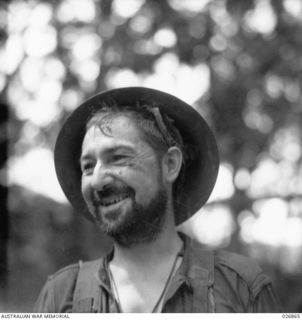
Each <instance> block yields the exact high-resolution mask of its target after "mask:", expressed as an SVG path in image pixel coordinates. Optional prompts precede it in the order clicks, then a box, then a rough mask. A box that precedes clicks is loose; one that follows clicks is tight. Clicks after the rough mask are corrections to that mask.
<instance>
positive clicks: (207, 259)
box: [97, 232, 214, 296]
mask: <svg viewBox="0 0 302 320" xmlns="http://www.w3.org/2000/svg"><path fill="white" fill-rule="evenodd" d="M179 236H180V238H181V239H182V241H183V243H184V245H183V250H182V251H181V253H180V255H181V256H182V257H183V261H182V264H181V265H180V267H179V270H178V272H177V273H176V275H175V276H174V278H173V280H172V282H171V285H170V288H169V290H168V294H167V296H171V294H172V295H173V294H174V293H175V291H176V290H177V289H178V288H179V287H180V286H181V285H182V284H183V283H185V284H186V285H187V286H188V287H189V288H191V289H194V287H195V286H196V284H198V285H200V284H204V285H206V286H208V287H209V286H211V285H213V283H214V258H213V253H211V251H209V250H206V249H204V248H202V246H201V245H200V244H199V243H197V242H196V241H194V240H192V239H191V238H189V237H188V236H186V235H185V234H184V233H181V232H179ZM113 253H114V249H113V248H111V250H110V251H109V252H108V253H107V254H105V256H104V257H103V258H102V259H101V263H100V269H99V272H98V276H97V280H98V282H99V284H100V286H102V287H103V288H104V289H105V290H106V291H108V292H109V293H112V290H111V288H110V279H109V275H108V263H109V262H110V260H111V259H112V257H113ZM170 293H171V294H170Z"/></svg>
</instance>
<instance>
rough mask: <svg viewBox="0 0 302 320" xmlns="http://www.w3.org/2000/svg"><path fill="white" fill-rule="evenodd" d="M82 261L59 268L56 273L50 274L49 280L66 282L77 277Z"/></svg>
mask: <svg viewBox="0 0 302 320" xmlns="http://www.w3.org/2000/svg"><path fill="white" fill-rule="evenodd" d="M80 263H81V262H78V263H74V264H71V265H68V266H66V267H64V268H61V269H59V270H58V271H57V272H56V273H54V274H52V275H50V276H48V282H66V281H70V280H72V279H75V278H76V277H77V274H78V272H79V269H80Z"/></svg>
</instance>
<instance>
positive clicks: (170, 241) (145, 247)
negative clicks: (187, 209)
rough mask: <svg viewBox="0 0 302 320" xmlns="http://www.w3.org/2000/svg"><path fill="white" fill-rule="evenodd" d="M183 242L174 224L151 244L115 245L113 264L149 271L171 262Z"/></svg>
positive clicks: (166, 227) (166, 228) (164, 229)
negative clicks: (158, 264) (164, 262)
mask: <svg viewBox="0 0 302 320" xmlns="http://www.w3.org/2000/svg"><path fill="white" fill-rule="evenodd" d="M181 246H182V240H181V239H180V237H179V235H178V233H177V232H176V229H175V226H174V224H173V225H172V224H170V225H168V226H167V225H166V226H165V227H164V228H163V230H162V232H161V233H160V234H159V235H158V237H157V238H156V239H155V240H154V241H152V242H150V243H142V244H136V245H133V246H131V247H123V246H120V245H118V244H117V243H115V244H114V249H115V250H114V257H113V260H112V263H113V264H115V265H119V266H123V267H124V268H132V269H133V270H138V269H141V268H144V269H146V268H147V269H149V268H152V267H153V266H154V264H157V263H159V262H163V261H167V260H171V258H172V257H173V259H174V257H175V255H176V254H177V253H178V252H179V250H180V249H181Z"/></svg>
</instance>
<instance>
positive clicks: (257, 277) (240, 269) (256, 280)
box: [214, 250, 271, 297]
mask: <svg viewBox="0 0 302 320" xmlns="http://www.w3.org/2000/svg"><path fill="white" fill-rule="evenodd" d="M214 259H215V273H216V274H220V275H223V277H224V278H225V280H227V281H228V282H229V284H230V285H232V286H238V284H239V283H240V284H242V285H245V286H246V287H247V289H248V291H249V292H250V293H251V294H252V297H256V296H257V294H258V293H259V292H260V291H261V290H262V288H263V287H265V286H266V285H268V284H269V283H271V280H270V279H269V278H268V277H267V276H266V275H265V274H264V273H263V271H262V269H261V268H260V266H259V265H258V263H257V262H256V261H255V260H254V259H251V258H248V257H245V256H243V255H240V254H237V253H233V252H228V251H224V250H222V251H215V252H214Z"/></svg>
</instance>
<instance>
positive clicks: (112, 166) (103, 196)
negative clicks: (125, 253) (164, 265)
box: [81, 115, 167, 246]
mask: <svg viewBox="0 0 302 320" xmlns="http://www.w3.org/2000/svg"><path fill="white" fill-rule="evenodd" d="M160 163H161V161H160V159H159V158H158V156H157V155H156V153H155V152H154V150H153V149H152V148H151V147H150V146H149V145H148V144H147V143H146V142H144V141H143V140H142V138H141V137H140V133H139V130H138V129H137V128H136V126H135V124H134V123H133V120H131V119H129V118H128V117H126V116H124V115H120V116H115V117H114V118H111V121H110V122H108V123H105V125H104V123H103V124H102V130H101V129H100V128H99V127H97V126H92V127H91V128H90V129H89V130H88V131H87V133H86V135H85V137H84V140H83V144H82V154H81V169H82V194H83V197H84V199H85V201H86V204H87V206H88V208H89V210H90V212H91V214H92V215H93V216H94V218H95V221H96V222H97V224H98V225H99V226H100V228H101V229H102V230H103V231H104V232H106V233H107V234H109V235H110V236H112V237H113V238H114V239H115V240H116V241H117V242H119V243H120V244H122V245H125V246H129V245H132V244H134V243H137V242H143V241H151V240H152V239H154V238H155V236H156V235H157V234H158V232H159V231H160V230H161V227H162V224H163V221H164V217H165V212H166V206H167V189H166V188H165V186H164V184H163V180H162V170H161V165H160Z"/></svg>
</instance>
